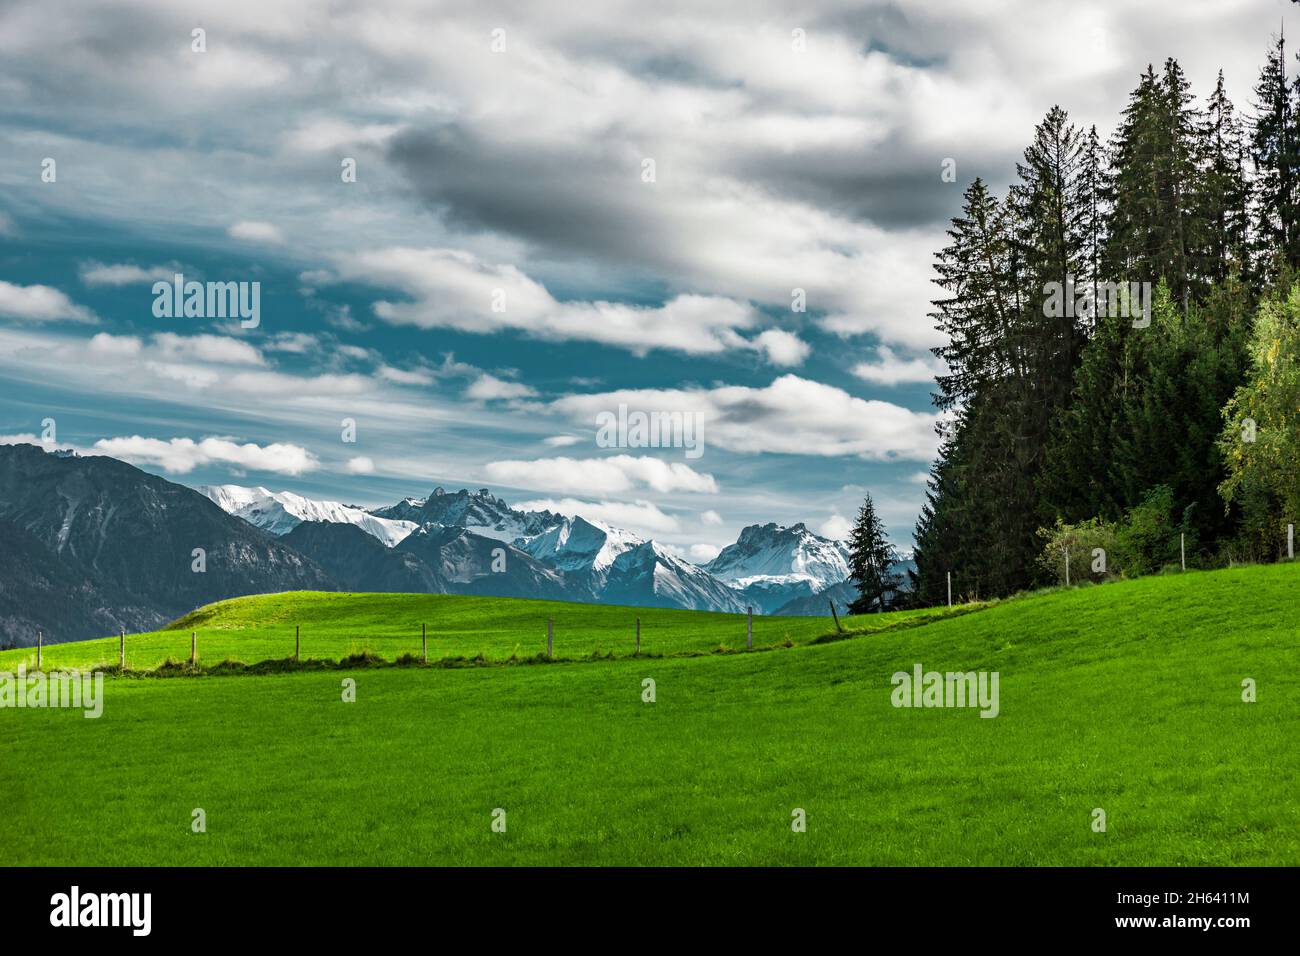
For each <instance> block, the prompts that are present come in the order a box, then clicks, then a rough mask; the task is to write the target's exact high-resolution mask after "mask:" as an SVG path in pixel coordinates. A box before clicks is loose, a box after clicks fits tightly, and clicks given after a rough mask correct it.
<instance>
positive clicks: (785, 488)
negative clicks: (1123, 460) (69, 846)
mask: <svg viewBox="0 0 1300 956" xmlns="http://www.w3.org/2000/svg"><path fill="white" fill-rule="evenodd" d="M1291 8H1292V5H1291V4H1289V3H1283V2H1281V0H1151V2H1144V3H1142V4H1140V5H1139V4H1133V3H1130V2H1106V3H1100V2H1093V3H1086V4H1081V3H1078V2H1059V0H1032V2H1031V0H1018V2H1009V0H981V2H980V3H978V4H970V3H968V2H947V0H942V2H941V0H909V2H906V3H885V2H873V0H866V2H857V3H850V4H843V3H831V2H824V0H809V2H802V3H793V2H789V3H781V2H769V0H745V2H740V0H734V2H720V3H707V4H705V3H700V2H698V0H696V2H689V3H674V2H668V3H656V4H652V5H647V4H642V3H631V2H612V0H600V2H593V3H587V4H574V3H572V2H559V3H555V2H529V3H491V2H474V3H407V2H393V0H384V2H377V0H369V2H361V3H349V2H344V0H329V2H314V0H287V2H276V3H274V4H270V3H265V2H264V0H259V2H256V3H254V2H242V0H223V2H221V3H211V4H205V3H193V4H190V3H177V2H172V0H168V2H135V3H132V2H127V3H120V2H119V3H115V4H112V5H109V4H96V3H73V4H60V5H54V4H49V3H44V2H3V0H0V442H15V441H39V440H40V439H41V437H42V436H43V435H45V434H47V433H48V431H49V428H50V427H51V426H49V425H48V424H45V423H47V422H50V421H52V422H53V426H52V427H53V429H54V432H55V438H54V442H53V444H56V445H57V446H58V447H72V448H76V449H78V450H79V451H81V452H82V453H83V454H110V455H113V456H115V457H118V458H122V459H124V460H127V461H131V462H133V463H134V464H137V465H139V466H140V467H142V468H144V469H145V470H147V471H150V472H153V473H156V474H160V475H163V476H164V477H166V478H168V479H170V480H173V481H178V482H181V483H184V484H188V485H191V486H197V485H202V484H212V483H236V484H245V485H263V486H266V487H268V488H270V489H271V490H273V491H280V490H288V491H295V492H298V493H301V494H305V495H309V496H312V497H318V498H328V499H333V500H341V501H345V502H349V503H356V504H361V505H365V506H376V505H382V504H387V503H391V502H394V501H397V500H399V499H401V498H404V497H406V496H408V495H409V496H417V497H422V496H424V495H427V494H429V493H430V492H431V491H432V490H433V488H434V487H435V486H442V487H445V488H447V489H449V490H454V489H458V488H462V487H465V488H470V489H471V490H473V489H478V488H488V489H490V490H491V491H492V492H493V493H495V494H498V495H500V496H502V497H504V498H505V499H506V500H507V501H509V502H510V503H511V504H513V505H515V506H522V507H526V508H531V509H538V508H549V509H551V510H555V511H559V512H563V513H565V514H574V513H579V514H582V515H583V516H584V517H588V518H594V519H598V520H603V521H606V522H608V523H610V524H614V525H617V526H619V527H623V528H627V529H629V530H632V531H635V532H637V533H639V534H641V535H643V536H646V537H653V538H654V539H655V540H657V541H659V542H661V543H663V544H664V545H665V546H667V547H669V548H672V549H675V550H676V551H678V552H679V553H680V554H682V555H683V556H686V557H688V558H690V559H692V560H696V561H701V562H702V561H707V560H709V559H710V558H711V557H712V556H713V555H714V554H716V553H717V551H718V549H719V548H721V547H723V546H725V545H726V544H728V543H730V542H732V541H734V540H735V539H736V537H737V535H738V533H739V531H740V529H741V528H743V527H744V526H746V525H749V524H754V523H767V522H769V521H775V522H778V523H780V524H792V523H794V522H798V521H802V522H804V523H806V524H807V526H808V527H809V528H811V529H813V530H814V531H818V532H820V533H823V534H827V535H829V536H833V537H841V536H844V535H845V534H846V533H847V531H848V528H849V524H850V521H851V519H852V518H853V516H854V515H855V513H856V511H857V509H858V506H859V504H860V503H861V501H862V498H863V495H864V494H866V493H870V495H871V496H872V498H873V499H874V501H875V503H876V506H877V509H878V511H879V512H880V513H881V515H882V517H883V519H884V521H885V523H886V525H887V527H888V530H889V533H890V536H891V538H892V539H893V541H894V542H895V543H896V544H897V545H898V546H900V548H902V549H904V550H906V549H907V548H910V546H911V544H912V529H913V525H914V523H915V520H916V517H917V513H918V511H919V509H920V506H921V504H922V502H923V499H924V493H925V485H924V481H925V475H926V472H927V471H928V469H929V467H930V464H931V462H932V461H933V458H934V456H935V452H936V447H937V437H936V435H935V432H934V426H935V423H936V418H935V412H934V409H933V407H932V404H931V399H930V394H931V391H932V390H933V387H934V382H933V376H934V374H935V372H936V371H937V370H939V369H940V366H938V365H937V364H936V361H935V359H934V358H933V356H932V355H931V354H930V352H929V349H930V348H931V347H934V346H936V345H940V344H942V341H943V340H942V336H941V335H940V334H939V333H938V332H937V331H936V330H935V328H934V327H933V324H932V321H931V320H930V319H929V318H928V317H927V316H928V313H929V312H930V306H929V301H930V300H931V299H932V298H934V297H935V296H936V295H937V294H938V292H939V290H938V289H937V287H935V286H934V285H933V284H932V281H931V280H932V277H933V257H934V253H935V252H936V251H937V250H938V249H939V248H940V247H941V246H942V245H943V244H944V243H945V238H946V237H945V235H944V229H945V228H946V226H947V222H948V219H949V218H950V217H951V216H953V215H954V214H955V213H957V211H958V210H959V209H960V203H961V192H962V190H963V189H964V188H965V186H966V185H967V184H969V182H970V181H971V180H972V179H973V178H975V177H976V176H982V177H984V178H985V179H986V180H987V181H989V182H990V183H991V184H993V185H994V186H995V187H996V188H997V189H998V190H999V191H1001V190H1002V189H1004V188H1005V186H1006V185H1007V184H1008V183H1009V181H1010V179H1011V177H1012V176H1013V175H1014V167H1015V162H1016V160H1017V159H1018V158H1019V156H1020V154H1021V152H1022V151H1023V149H1024V147H1025V145H1026V144H1027V142H1028V141H1029V138H1030V136H1031V135H1032V131H1033V127H1034V125H1035V124H1036V123H1037V122H1038V121H1039V120H1041V118H1042V117H1043V115H1044V114H1045V113H1046V112H1047V111H1048V109H1050V108H1051V107H1052V106H1053V105H1055V104H1060V105H1061V106H1063V107H1064V108H1065V109H1066V110H1067V111H1068V112H1069V113H1070V116H1071V119H1072V120H1073V121H1074V122H1076V123H1078V124H1080V125H1082V126H1087V125H1091V124H1094V123H1095V124H1097V126H1098V130H1099V132H1100V134H1101V135H1102V136H1103V137H1107V136H1109V134H1110V132H1111V130H1112V129H1113V127H1114V124H1115V121H1116V119H1117V118H1118V115H1119V112H1120V110H1121V109H1122V108H1123V106H1124V103H1125V101H1126V99H1127V97H1128V94H1129V92H1130V91H1131V90H1132V89H1133V87H1135V86H1136V83H1137V77H1138V75H1139V73H1140V72H1142V70H1144V69H1145V67H1146V65H1147V64H1148V62H1155V63H1157V64H1159V63H1161V62H1163V60H1164V58H1165V57H1167V56H1174V57H1176V58H1177V59H1178V60H1179V61H1180V63H1182V65H1183V67H1184V69H1185V70H1186V72H1187V74H1188V77H1189V79H1190V80H1191V82H1192V89H1193V92H1194V93H1196V94H1197V95H1198V96H1200V97H1203V96H1205V95H1206V94H1208V93H1209V91H1210V90H1211V89H1212V87H1213V83H1214V78H1215V75H1216V73H1217V72H1218V70H1219V69H1223V71H1224V73H1225V77H1226V83H1227V87H1228V91H1229V94H1230V95H1231V97H1232V98H1233V100H1234V102H1235V103H1236V105H1237V106H1238V108H1239V109H1241V110H1249V108H1250V103H1251V92H1250V91H1251V88H1252V86H1253V85H1254V82H1255V80H1256V77H1257V74H1258V70H1259V66H1260V64H1261V63H1262V62H1263V58H1264V55H1265V52H1266V50H1267V48H1268V45H1269V43H1270V41H1271V37H1272V36H1273V34H1275V33H1276V32H1277V31H1278V30H1279V29H1280V28H1281V26H1282V23H1283V17H1284V16H1285V15H1286V14H1287V13H1289V12H1290V10H1291ZM196 31H200V32H198V33H196ZM51 161H52V162H51ZM945 171H951V174H950V175H947V176H945ZM178 273H179V274H181V275H183V276H184V279H185V281H188V282H198V283H204V284H206V283H230V282H233V283H245V284H246V285H244V286H242V288H244V289H245V290H247V291H249V292H250V293H251V289H252V288H253V285H252V284H253V283H257V290H258V295H259V297H260V298H259V305H260V309H259V312H258V316H257V318H258V322H257V324H256V326H255V327H245V326H251V321H246V322H241V321H240V319H239V318H237V317H236V318H232V317H229V316H220V315H214V314H211V313H210V312H209V311H208V310H207V309H206V308H204V309H202V310H195V311H200V312H202V313H203V314H197V315H196V314H190V315H185V314H179V315H178V314H171V311H170V310H162V309H161V308H160V306H158V305H157V300H158V299H159V298H168V299H170V297H169V296H161V297H160V296H157V295H156V294H155V291H154V289H155V283H156V282H166V283H172V282H173V281H174V279H173V277H174V276H175V275H176V274H178ZM160 311H163V312H165V313H167V314H162V315H160V314H158V313H159V312H160ZM620 405H624V406H626V407H627V409H628V410H629V411H638V410H639V411H643V412H646V413H653V412H678V413H680V414H681V415H683V416H690V418H689V420H690V421H692V422H698V423H699V428H700V437H701V449H702V451H701V453H700V454H698V455H696V454H694V453H691V454H690V455H688V454H687V451H688V450H687V449H684V448H681V447H634V445H635V444H636V443H635V442H632V443H630V444H629V443H628V442H624V443H623V446H622V447H619V446H618V445H617V444H615V445H614V446H610V444H609V443H608V442H605V441H601V440H600V433H599V430H598V422H599V421H600V420H601V418H600V416H602V415H613V414H617V411H618V409H619V407H620ZM345 422H349V423H352V424H351V426H350V427H349V426H346V425H345ZM624 437H627V436H624Z"/></svg>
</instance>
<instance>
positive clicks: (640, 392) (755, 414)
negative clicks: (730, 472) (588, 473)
mask: <svg viewBox="0 0 1300 956" xmlns="http://www.w3.org/2000/svg"><path fill="white" fill-rule="evenodd" d="M620 404H627V406H628V407H629V408H642V409H655V410H663V411H680V412H683V413H684V414H695V415H699V416H700V417H701V420H702V422H703V426H702V434H703V439H704V442H705V444H706V445H717V446H719V447H721V448H725V449H728V450H730V451H736V452H746V453H753V452H779V453H782V454H790V455H815V456H834V455H858V456H861V457H863V458H871V459H878V460H882V461H889V460H894V459H907V460H914V461H930V460H932V459H933V458H934V455H935V451H936V449H937V437H936V436H935V433H934V425H935V422H936V421H937V418H936V416H935V415H933V414H931V413H929V412H914V411H911V410H909V409H906V408H903V407H901V406H899V405H895V404H892V403H890V402H883V401H878V400H875V399H861V398H857V397H855V396H853V395H850V394H849V393H848V392H846V391H844V390H843V389H840V388H836V387H835V386H832V385H825V384H823V383H821V382H815V381H811V380H809V379H806V378H801V377H799V376H797V375H783V376H781V377H780V378H777V379H776V380H775V381H773V382H772V383H771V384H770V385H768V386H766V387H764V388H752V387H749V386H742V385H722V386H718V387H715V388H708V389H704V388H700V389H626V390H622V391H616V392H604V393H599V394H590V395H568V396H565V397H563V398H559V399H556V400H555V401H554V402H552V403H551V406H550V407H551V408H553V409H554V410H556V411H558V412H560V413H562V414H567V415H571V416H572V417H573V418H574V419H576V420H579V421H592V420H594V418H595V416H596V415H597V414H599V413H600V412H602V411H606V410H608V409H610V408H617V407H618V406H619V405H620Z"/></svg>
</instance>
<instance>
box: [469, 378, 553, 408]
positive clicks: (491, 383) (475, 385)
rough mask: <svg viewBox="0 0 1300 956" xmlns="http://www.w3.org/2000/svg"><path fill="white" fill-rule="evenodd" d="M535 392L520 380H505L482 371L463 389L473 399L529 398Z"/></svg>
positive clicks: (484, 400)
mask: <svg viewBox="0 0 1300 956" xmlns="http://www.w3.org/2000/svg"><path fill="white" fill-rule="evenodd" d="M536 394H537V392H536V391H534V390H533V389H531V388H529V387H528V386H527V385H524V384H523V383H521V382H507V381H506V380H505V379H500V378H497V377H496V376H495V375H489V374H487V373H486V372H484V373H483V374H482V375H480V376H479V377H478V378H476V379H475V380H474V381H473V382H472V383H471V384H470V386H469V388H467V389H465V397H466V398H469V399H473V400H475V401H482V402H486V401H493V400H496V399H511V398H529V397H531V396H533V395H536Z"/></svg>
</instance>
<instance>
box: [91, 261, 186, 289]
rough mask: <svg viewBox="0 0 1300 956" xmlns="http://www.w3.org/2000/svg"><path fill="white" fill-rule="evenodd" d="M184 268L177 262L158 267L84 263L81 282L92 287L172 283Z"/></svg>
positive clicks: (123, 263) (124, 263)
mask: <svg viewBox="0 0 1300 956" xmlns="http://www.w3.org/2000/svg"><path fill="white" fill-rule="evenodd" d="M183 271H184V270H183V268H182V267H181V266H180V265H179V264H178V263H175V262H172V263H168V264H166V265H157V266H137V265H134V264H132V263H128V262H122V263H117V264H114V265H109V264H106V263H103V262H83V263H82V264H81V281H82V282H84V283H85V284H86V285H90V286H101V285H103V286H123V285H137V284H139V285H148V284H151V283H154V282H158V281H162V282H171V281H172V280H173V279H174V278H175V277H176V274H177V273H178V272H183Z"/></svg>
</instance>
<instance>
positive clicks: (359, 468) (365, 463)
mask: <svg viewBox="0 0 1300 956" xmlns="http://www.w3.org/2000/svg"><path fill="white" fill-rule="evenodd" d="M343 470H344V471H346V472H347V473H348V474H349V475H373V474H374V473H375V463H374V460H373V459H371V458H368V457H367V456H365V455H357V456H356V457H355V458H349V459H348V461H347V464H346V465H344V466H343Z"/></svg>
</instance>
